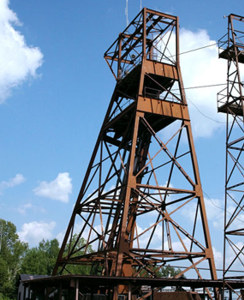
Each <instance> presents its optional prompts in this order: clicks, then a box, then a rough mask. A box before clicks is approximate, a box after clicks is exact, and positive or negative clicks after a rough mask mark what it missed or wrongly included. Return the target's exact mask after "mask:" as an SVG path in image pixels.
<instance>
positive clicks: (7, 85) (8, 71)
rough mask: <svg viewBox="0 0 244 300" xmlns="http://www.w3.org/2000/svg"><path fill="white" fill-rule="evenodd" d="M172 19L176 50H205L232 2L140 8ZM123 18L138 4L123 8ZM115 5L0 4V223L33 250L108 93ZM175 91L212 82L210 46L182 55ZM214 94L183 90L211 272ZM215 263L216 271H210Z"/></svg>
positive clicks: (76, 168) (221, 130)
mask: <svg viewBox="0 0 244 300" xmlns="http://www.w3.org/2000/svg"><path fill="white" fill-rule="evenodd" d="M141 2H142V6H146V7H149V8H151V9H155V10H160V11H162V12H166V13H170V14H173V15H178V16H179V18H180V26H181V45H180V47H181V51H182V52H184V51H187V50H191V49H195V48H198V47H202V46H205V45H210V44H215V43H216V41H217V40H218V39H219V38H220V37H221V36H222V35H224V34H225V33H226V29H227V19H226V18H224V17H223V16H224V15H229V14H230V13H236V14H239V15H244V10H243V3H242V1H239V0H235V1H227V0H221V1H220V0H216V1H209V0H206V1H193V0H188V1H187V0H182V1H176V0H174V1H159V0H151V1H149V0H142V1H141ZM128 3H129V5H128V11H129V14H128V18H129V20H132V19H133V17H134V16H135V15H136V14H137V13H138V12H139V9H140V0H137V1H136V0H129V1H128ZM125 6H126V1H125V0H104V1H103V0H90V1H87V0H83V1H80V0H79V1H78V0H71V1H70V0H69V1H68V0H51V1H50V0H35V1H29V0H10V1H7V0H1V2H0V23H1V26H0V28H1V29H0V39H1V41H0V44H1V47H0V48H2V50H1V49H0V92H1V93H0V94H1V95H0V102H1V104H0V127H1V130H0V140H1V147H0V166H1V173H0V218H3V219H6V220H9V221H12V222H13V223H14V224H15V225H16V226H17V230H18V232H19V235H20V237H21V239H23V240H25V241H28V242H29V244H30V245H31V246H34V245H36V244H37V243H38V241H40V240H41V239H42V238H45V239H50V238H55V237H58V238H60V237H61V236H62V234H63V232H64V231H65V229H66V226H67V224H68V221H69V218H70V216H71V212H72V208H73V205H74V203H75V201H76V197H77V195H78V192H79V189H80V186H81V183H82V179H83V176H84V174H85V171H86V167H87V165H88V162H89V159H90V155H91V151H92V150H93V146H94V144H95V141H96V138H97V135H98V131H99V129H100V126H101V124H102V121H103V118H104V115H105V112H106V109H107V106H108V103H109V101H110V97H111V95H112V91H113V88H114V85H115V81H114V78H113V76H112V74H111V73H110V70H109V69H108V67H107V65H106V63H105V61H104V59H103V53H104V52H105V51H106V50H107V48H108V47H109V46H110V45H111V44H112V42H113V41H114V40H115V39H116V38H117V35H118V33H119V32H121V31H123V29H124V28H125V26H126V16H125ZM181 66H182V73H183V81H184V85H185V87H192V86H198V85H207V84H219V83H220V84H222V83H225V78H226V63H225V62H220V60H218V58H217V47H216V45H215V46H212V47H208V48H206V49H204V50H201V51H196V52H192V53H191V54H182V56H181ZM219 90H220V87H217V88H210V89H192V90H187V94H186V95H187V100H188V103H189V107H190V113H191V118H192V126H193V132H194V138H195V146H196V151H197V157H198V162H199V167H200V175H201V179H202V185H203V190H204V193H205V197H206V206H207V211H208V214H209V225H210V230H211V234H212V239H213V245H214V248H215V253H216V260H218V266H220V267H221V259H222V258H221V252H222V235H223V234H222V232H223V226H222V224H223V220H222V215H223V200H224V169H225V119H224V117H223V116H221V115H217V113H216V107H217V104H216V93H217V91H219ZM219 263H220V264H219Z"/></svg>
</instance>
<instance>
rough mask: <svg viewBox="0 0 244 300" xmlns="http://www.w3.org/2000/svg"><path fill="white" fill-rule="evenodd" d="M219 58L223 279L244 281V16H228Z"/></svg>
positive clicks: (220, 43) (220, 44)
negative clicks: (222, 75)
mask: <svg viewBox="0 0 244 300" xmlns="http://www.w3.org/2000/svg"><path fill="white" fill-rule="evenodd" d="M219 49H220V51H219V57H220V58H224V59H226V60H227V86H226V88H225V89H223V90H222V91H221V92H220V93H219V94H218V111H219V112H222V113H225V114H226V174H225V215H224V260H223V270H224V273H223V278H224V280H225V279H243V278H244V277H243V276H244V273H242V276H240V273H233V270H240V271H244V270H243V267H244V243H243V242H244V240H243V235H244V227H243V220H244V210H243V197H244V193H243V192H244V186H243V184H244V182H243V175H244V172H243V170H244V168H243V167H244V166H243V147H244V146H243V141H244V135H243V132H244V130H243V117H244V113H243V111H244V107H243V99H244V97H243V82H242V79H243V77H242V76H243V74H242V76H241V68H243V66H241V65H242V64H243V63H244V17H241V16H238V15H234V14H231V15H229V16H228V32H227V34H226V35H225V36H224V37H223V38H221V39H220V41H219Z"/></svg>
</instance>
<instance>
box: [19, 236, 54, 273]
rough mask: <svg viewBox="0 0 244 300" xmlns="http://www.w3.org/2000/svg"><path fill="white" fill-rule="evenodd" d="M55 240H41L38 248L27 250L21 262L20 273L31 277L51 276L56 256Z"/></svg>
mask: <svg viewBox="0 0 244 300" xmlns="http://www.w3.org/2000/svg"><path fill="white" fill-rule="evenodd" d="M58 252H59V244H58V240H57V239H53V240H50V241H49V240H47V241H45V240H42V241H41V242H40V243H39V245H38V247H34V248H31V249H28V250H27V251H26V255H25V257H24V258H23V260H22V266H21V273H22V274H32V275H52V271H53V268H54V265H55V262H56V259H57V256H58Z"/></svg>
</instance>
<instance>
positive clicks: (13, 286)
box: [0, 219, 180, 300]
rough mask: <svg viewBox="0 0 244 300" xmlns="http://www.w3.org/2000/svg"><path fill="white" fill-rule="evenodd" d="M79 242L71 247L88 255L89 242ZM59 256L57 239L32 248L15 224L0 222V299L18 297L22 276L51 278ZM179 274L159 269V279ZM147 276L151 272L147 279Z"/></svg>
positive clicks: (79, 269)
mask: <svg viewBox="0 0 244 300" xmlns="http://www.w3.org/2000/svg"><path fill="white" fill-rule="evenodd" d="M76 240H77V235H74V237H73V240H72V242H71V247H72V246H75V250H76V255H77V256H79V255H82V254H83V253H84V247H83V246H84V244H85V240H84V239H82V238H81V239H80V240H79V242H78V243H77V244H76V245H75V241H76ZM92 251H93V250H92V248H91V246H88V248H87V249H86V253H91V252H92ZM58 253H59V243H58V240H57V239H53V240H50V241H49V240H47V241H45V240H43V241H41V242H40V243H39V245H38V247H34V248H29V246H28V244H27V243H24V242H21V241H20V240H19V237H18V234H17V233H16V227H15V225H14V224H13V223H11V222H7V221H5V220H3V219H0V300H12V299H16V298H17V280H18V277H19V275H20V274H31V275H51V274H52V270H53V268H54V265H55V262H56V259H57V256H58ZM65 253H68V249H65ZM155 270H156V269H155V267H152V271H153V272H155ZM65 272H66V271H64V274H65ZM68 272H69V273H72V274H83V275H87V274H91V273H94V272H96V273H97V272H99V271H98V269H94V271H93V270H92V269H91V266H90V265H87V266H84V265H82V266H80V265H70V266H69V267H68ZM150 273H151V272H150ZM179 273H180V270H179V269H178V270H176V269H175V268H174V267H171V266H166V267H164V268H161V269H159V270H156V274H157V277H174V276H175V275H177V274H179ZM146 275H147V271H145V274H144V276H146Z"/></svg>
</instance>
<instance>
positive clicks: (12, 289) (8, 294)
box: [0, 219, 28, 299]
mask: <svg viewBox="0 0 244 300" xmlns="http://www.w3.org/2000/svg"><path fill="white" fill-rule="evenodd" d="M27 247H28V245H27V244H26V243H23V242H21V241H20V240H19V237H18V234H17V233H16V227H15V225H14V224H13V223H11V222H8V221H5V220H3V219H0V295H2V296H1V297H2V298H4V299H7V298H10V299H11V298H14V297H15V293H16V286H15V282H16V277H17V275H18V273H19V271H20V267H21V259H22V257H23V255H24V254H25V251H26V249H27ZM3 295H4V297H3Z"/></svg>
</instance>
